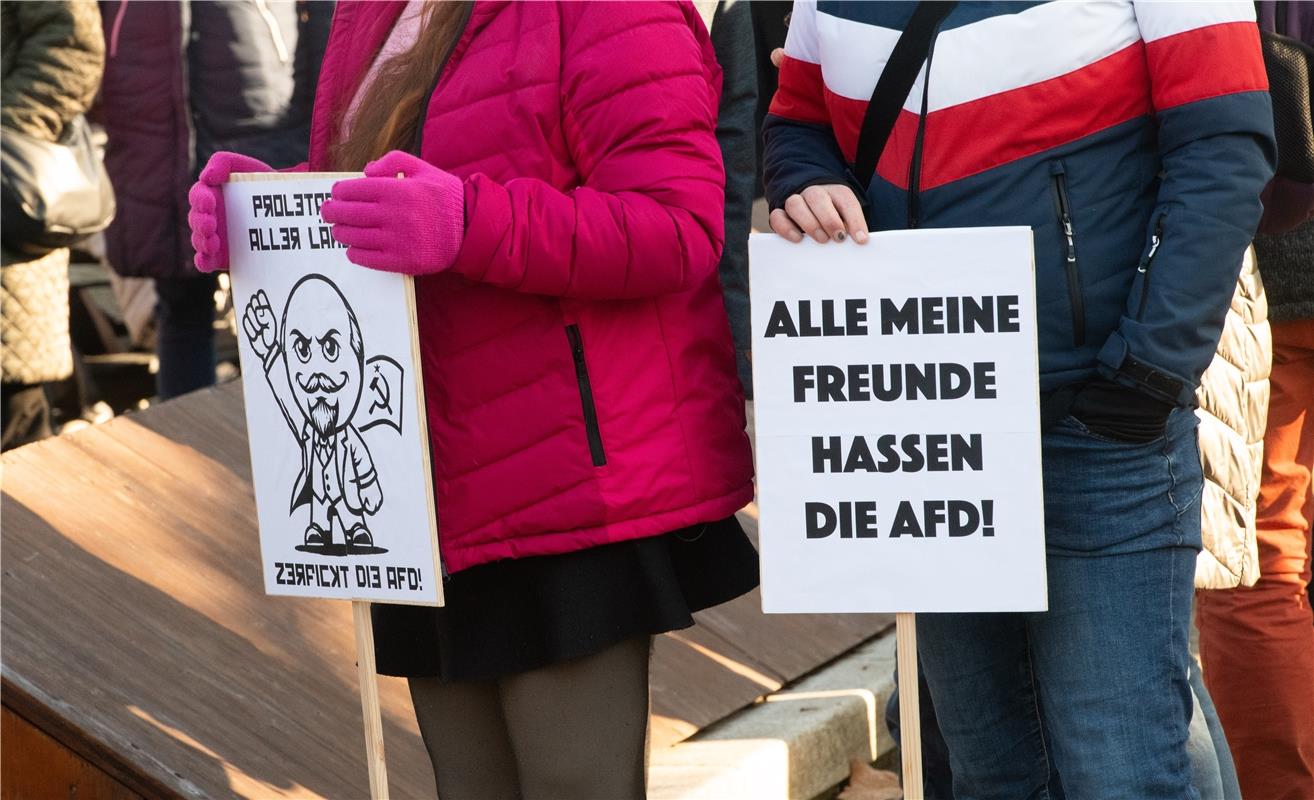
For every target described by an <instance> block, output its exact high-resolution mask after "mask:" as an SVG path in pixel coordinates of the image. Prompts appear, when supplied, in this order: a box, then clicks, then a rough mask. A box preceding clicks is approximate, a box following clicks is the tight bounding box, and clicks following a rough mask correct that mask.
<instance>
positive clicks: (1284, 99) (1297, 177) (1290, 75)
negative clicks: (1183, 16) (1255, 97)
mask: <svg viewBox="0 0 1314 800" xmlns="http://www.w3.org/2000/svg"><path fill="white" fill-rule="evenodd" d="M1283 10H1284V9H1283V8H1282V7H1281V6H1279V7H1278V14H1277V20H1276V22H1277V25H1276V27H1277V32H1276V33H1273V32H1269V31H1261V32H1260V37H1261V41H1262V42H1263V47H1264V69H1265V70H1267V72H1268V91H1269V94H1270V95H1271V96H1272V98H1273V132H1274V133H1275V134H1276V136H1277V146H1278V166H1277V174H1279V175H1281V176H1282V177H1284V178H1289V179H1291V180H1293V181H1297V182H1299V183H1314V119H1311V103H1312V102H1314V100H1312V99H1311V94H1310V82H1311V75H1314V47H1310V46H1309V45H1307V44H1305V43H1304V42H1301V41H1300V40H1298V39H1293V38H1291V37H1290V36H1286V35H1285V33H1286V20H1285V15H1284V14H1283V13H1282V11H1283Z"/></svg>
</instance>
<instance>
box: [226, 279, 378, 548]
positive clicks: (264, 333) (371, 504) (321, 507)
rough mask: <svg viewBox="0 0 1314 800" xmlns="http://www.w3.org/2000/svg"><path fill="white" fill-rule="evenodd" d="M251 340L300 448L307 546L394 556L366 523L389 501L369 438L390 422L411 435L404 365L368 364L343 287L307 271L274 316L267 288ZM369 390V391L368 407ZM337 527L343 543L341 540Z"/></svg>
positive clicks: (299, 494) (249, 313) (250, 307)
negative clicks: (405, 414) (404, 403)
mask: <svg viewBox="0 0 1314 800" xmlns="http://www.w3.org/2000/svg"><path fill="white" fill-rule="evenodd" d="M242 328H243V331H244V332H245V333H246V338H247V341H249V342H250V344H251V348H252V349H253V350H254V351H255V354H256V356H257V357H259V358H260V361H261V363H262V364H263V365H264V373H265V379H266V381H267V382H268V383H269V388H270V390H271V391H272V392H273V394H274V399H275V401H276V402H277V403H278V407H279V409H280V410H281V411H282V412H283V418H284V420H286V421H287V424H288V427H289V428H291V430H292V435H293V436H295V437H296V439H297V442H298V444H299V445H300V448H301V453H300V459H301V471H300V473H299V474H298V475H297V477H296V480H295V482H294V485H293V487H292V499H291V505H290V506H289V509H288V514H289V515H292V514H295V513H296V512H297V509H299V508H300V507H302V506H309V509H310V520H309V522H308V523H307V525H306V529H305V540H304V543H303V544H302V545H301V546H299V547H297V549H298V550H302V551H307V552H315V553H321V554H324V555H347V554H353V555H354V554H375V553H386V552H387V550H386V549H385V548H382V547H378V546H376V545H375V542H374V535H373V533H371V531H370V528H369V525H368V524H367V523H366V518H367V517H370V516H373V515H374V514H376V513H378V511H379V508H380V507H381V506H382V505H383V489H382V487H381V486H380V483H379V477H378V472H377V471H376V470H375V468H374V460H373V458H372V457H371V456H370V449H369V446H368V445H366V443H365V440H364V439H363V438H362V437H361V432H362V431H365V430H369V429H370V428H373V427H376V426H380V425H386V426H388V427H390V428H393V429H394V430H395V431H396V432H397V433H398V434H400V433H401V432H402V427H401V425H402V417H401V412H402V409H401V393H400V392H399V391H396V388H397V387H399V386H400V381H401V377H402V368H401V366H400V365H399V364H398V363H397V362H396V361H395V360H394V359H392V358H389V357H387V356H375V357H373V358H370V359H368V360H366V358H365V343H364V339H363V337H362V334H361V328H360V323H359V321H358V320H357V319H356V314H355V312H354V311H353V310H352V308H351V304H350V303H348V302H347V298H346V297H344V296H343V294H342V292H341V291H340V290H339V289H338V287H337V286H336V285H334V283H333V282H332V281H330V280H329V279H328V278H326V277H324V276H323V275H317V274H311V275H306V276H305V277H303V278H302V279H301V280H299V281H297V283H296V285H294V286H293V287H292V290H291V291H290V292H289V293H288V297H287V303H286V305H284V307H283V314H282V318H281V320H279V321H276V320H275V317H274V310H273V307H272V306H271V305H270V303H269V298H268V296H267V295H266V294H265V292H264V291H259V292H256V293H255V295H253V296H252V297H251V299H250V301H249V302H248V303H247V306H246V310H245V313H244V314H243V316H242ZM362 394H365V398H364V401H365V402H362ZM335 521H336V523H337V526H338V528H339V529H340V530H341V532H342V544H335V543H334V536H333V526H334V522H335Z"/></svg>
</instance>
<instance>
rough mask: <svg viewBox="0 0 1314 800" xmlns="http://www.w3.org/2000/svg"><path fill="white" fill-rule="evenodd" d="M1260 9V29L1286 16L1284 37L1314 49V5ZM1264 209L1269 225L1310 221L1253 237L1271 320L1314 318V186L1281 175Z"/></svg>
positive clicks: (1271, 5)
mask: <svg viewBox="0 0 1314 800" xmlns="http://www.w3.org/2000/svg"><path fill="white" fill-rule="evenodd" d="M1258 7H1259V27H1261V28H1263V29H1264V30H1266V31H1273V30H1277V29H1278V28H1279V25H1278V14H1282V15H1283V17H1284V19H1283V20H1282V21H1283V23H1284V24H1283V25H1282V26H1281V28H1282V30H1284V31H1285V32H1286V35H1287V36H1290V37H1292V38H1295V39H1300V40H1301V41H1302V42H1304V43H1305V44H1308V45H1310V46H1314V4H1312V3H1291V2H1286V3H1274V2H1267V0H1265V1H1264V2H1260V3H1258ZM1275 100H1276V98H1275ZM1264 204H1265V214H1264V220H1265V222H1266V223H1267V222H1268V221H1269V218H1270V217H1274V218H1277V219H1281V220H1292V221H1294V220H1300V219H1304V220H1306V222H1305V223H1304V224H1303V225H1300V226H1299V227H1297V228H1295V229H1294V230H1291V231H1288V232H1284V233H1281V234H1280V235H1276V236H1257V237H1255V256H1256V259H1257V260H1258V261H1259V271H1260V274H1261V275H1263V276H1264V289H1265V291H1267V293H1268V317H1269V319H1270V320H1272V321H1274V322H1286V321H1290V320H1300V319H1314V186H1311V185H1309V184H1297V183H1296V182H1295V181H1291V180H1289V179H1285V178H1282V177H1281V176H1279V177H1277V178H1274V179H1273V183H1272V184H1271V185H1270V186H1269V188H1268V190H1267V191H1266V192H1265V197H1264ZM1287 224H1290V223H1287ZM1260 230H1261V231H1265V230H1266V226H1265V225H1261V226H1260ZM1279 230H1280V228H1279Z"/></svg>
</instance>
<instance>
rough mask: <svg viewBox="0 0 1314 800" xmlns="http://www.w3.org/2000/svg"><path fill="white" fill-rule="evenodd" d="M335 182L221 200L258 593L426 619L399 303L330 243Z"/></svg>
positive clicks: (431, 547) (424, 460)
mask: <svg viewBox="0 0 1314 800" xmlns="http://www.w3.org/2000/svg"><path fill="white" fill-rule="evenodd" d="M346 177H354V176H351V175H325V174H303V175H281V174H275V175H242V176H234V179H233V182H231V183H229V184H227V185H226V186H225V187H224V207H225V210H226V212H227V218H228V243H229V254H230V258H231V261H232V280H233V305H234V309H235V311H236V315H237V329H238V330H237V338H238V343H239V350H240V353H241V361H242V375H243V384H244V385H243V392H244V395H245V399H246V419H247V429H248V437H249V439H250V445H251V469H252V475H253V479H254V483H255V495H256V507H257V512H258V515H259V519H260V551H261V556H262V559H263V570H264V580H265V591H266V593H268V594H275V595H294V596H299V597H325V598H335V599H345V600H369V601H378V602H389V603H413V604H423V605H440V604H441V603H442V578H441V565H440V561H439V555H438V540H437V522H436V514H435V509H434V499H433V498H434V495H433V489H432V473H431V469H430V462H429V448H428V431H427V425H426V418H425V416H424V408H425V406H424V400H423V398H424V395H423V385H422V383H421V380H420V369H419V358H418V352H419V351H418V346H417V341H418V340H417V338H416V322H415V301H414V294H413V288H412V285H411V279H410V278H408V277H406V276H403V275H398V274H393V273H388V272H378V271H375V270H370V269H365V268H363V267H358V266H356V265H354V264H351V263H350V262H349V261H347V257H346V250H345V249H344V248H342V247H341V246H340V245H338V244H336V243H335V242H334V241H333V238H332V236H330V234H329V227H328V226H327V225H325V224H324V223H323V221H322V220H321V219H320V217H319V208H320V205H321V204H322V202H323V201H324V200H325V199H327V198H328V197H329V193H330V191H331V189H332V186H333V183H334V182H335V181H337V180H341V179H343V178H346Z"/></svg>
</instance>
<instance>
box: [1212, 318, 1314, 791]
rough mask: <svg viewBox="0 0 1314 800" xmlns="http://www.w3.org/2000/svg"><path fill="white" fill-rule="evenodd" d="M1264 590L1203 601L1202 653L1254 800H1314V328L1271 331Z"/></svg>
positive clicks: (1261, 522) (1301, 324)
mask: <svg viewBox="0 0 1314 800" xmlns="http://www.w3.org/2000/svg"><path fill="white" fill-rule="evenodd" d="M1271 386H1272V399H1271V400H1270V404H1269V412H1268V431H1267V433H1266V434H1265V436H1264V477H1263V482H1262V484H1261V486H1260V490H1259V508H1258V524H1257V529H1258V530H1257V534H1258V540H1259V570H1260V577H1259V582H1258V583H1256V584H1255V585H1254V586H1253V587H1250V588H1246V587H1238V588H1236V589H1229V590H1226V591H1204V592H1200V593H1199V602H1198V609H1199V614H1198V620H1197V621H1198V624H1199V627H1200V655H1201V659H1202V661H1203V663H1204V677H1205V683H1206V684H1207V685H1208V687H1209V693H1210V694H1211V695H1212V696H1213V699H1214V703H1215V704H1216V705H1217V707H1218V716H1219V718H1220V719H1221V720H1222V723H1223V730H1224V731H1225V732H1226V734H1227V741H1228V744H1230V745H1231V749H1232V755H1233V757H1234V758H1235V760H1236V771H1237V775H1238V777H1239V778H1240V781H1241V791H1242V794H1243V795H1244V796H1245V797H1246V798H1247V800H1311V798H1314V612H1311V609H1310V598H1309V594H1308V591H1309V584H1310V540H1311V538H1312V537H1311V522H1312V521H1314V480H1312V479H1311V472H1314V320H1302V321H1296V322H1286V323H1274V325H1273V374H1272V378H1271Z"/></svg>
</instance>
